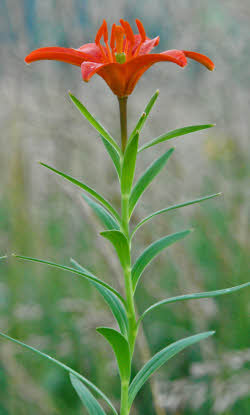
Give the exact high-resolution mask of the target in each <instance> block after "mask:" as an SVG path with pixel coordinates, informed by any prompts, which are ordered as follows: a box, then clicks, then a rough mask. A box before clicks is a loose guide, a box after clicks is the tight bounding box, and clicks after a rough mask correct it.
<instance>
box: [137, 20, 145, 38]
mask: <svg viewBox="0 0 250 415" xmlns="http://www.w3.org/2000/svg"><path fill="white" fill-rule="evenodd" d="M135 22H136V26H137V27H138V30H139V33H140V35H141V43H143V42H145V40H146V31H145V29H144V27H143V24H142V22H141V21H140V20H139V19H136V20H135Z"/></svg>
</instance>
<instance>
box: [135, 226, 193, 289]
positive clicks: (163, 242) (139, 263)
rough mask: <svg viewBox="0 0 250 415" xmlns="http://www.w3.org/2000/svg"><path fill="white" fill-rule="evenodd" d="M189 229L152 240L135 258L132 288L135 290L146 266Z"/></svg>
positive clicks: (182, 236)
mask: <svg viewBox="0 0 250 415" xmlns="http://www.w3.org/2000/svg"><path fill="white" fill-rule="evenodd" d="M190 232H191V231H190V230H187V231H182V232H177V233H173V234H171V235H167V236H164V237H163V238H161V239H158V241H156V242H153V243H152V244H151V245H150V246H149V247H148V248H146V249H145V251H143V253H142V254H141V255H140V256H139V258H138V259H137V260H136V262H135V264H134V265H133V268H132V282H133V289H134V291H135V289H136V286H137V284H138V281H139V278H140V276H141V274H142V272H143V271H144V269H145V268H146V266H147V265H148V264H149V263H150V262H151V261H152V260H153V259H154V258H155V257H156V256H157V255H158V254H159V253H160V252H161V251H162V250H163V249H165V248H167V247H168V246H170V245H172V244H173V243H175V242H177V241H179V240H180V239H182V238H184V237H185V236H187V235H188V234H189V233H190Z"/></svg>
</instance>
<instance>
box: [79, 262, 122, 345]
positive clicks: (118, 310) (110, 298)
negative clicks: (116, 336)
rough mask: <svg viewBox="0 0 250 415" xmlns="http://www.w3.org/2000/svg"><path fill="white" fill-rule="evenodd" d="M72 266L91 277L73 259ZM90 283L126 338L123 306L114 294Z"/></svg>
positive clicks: (91, 281) (93, 282)
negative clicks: (104, 302) (106, 305)
mask: <svg viewBox="0 0 250 415" xmlns="http://www.w3.org/2000/svg"><path fill="white" fill-rule="evenodd" d="M71 262H72V264H73V265H74V266H75V267H76V268H77V269H79V270H80V271H82V272H84V273H85V274H89V275H90V276H92V277H93V274H92V273H90V272H89V271H88V270H86V269H85V268H83V267H82V266H81V265H80V264H78V262H76V261H75V260H74V259H71ZM90 283H91V284H92V285H94V286H95V288H96V289H97V290H98V291H99V293H100V294H101V295H102V296H103V298H104V300H105V301H106V303H107V304H108V306H109V307H110V309H111V311H112V313H113V315H114V317H115V319H116V321H117V323H118V325H119V327H120V330H121V333H122V334H123V335H124V336H125V337H126V336H127V333H128V319H127V314H126V311H125V308H124V306H123V303H122V302H121V301H120V300H119V299H118V298H117V296H116V295H115V294H113V293H112V292H111V291H110V290H107V288H105V287H103V286H102V285H100V284H97V283H96V282H95V281H93V280H90Z"/></svg>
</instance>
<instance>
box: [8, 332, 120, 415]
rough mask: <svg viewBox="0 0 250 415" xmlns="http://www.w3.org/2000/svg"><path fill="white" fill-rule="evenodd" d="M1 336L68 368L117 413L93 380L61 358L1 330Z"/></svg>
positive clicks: (65, 368) (68, 370)
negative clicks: (61, 360)
mask: <svg viewBox="0 0 250 415" xmlns="http://www.w3.org/2000/svg"><path fill="white" fill-rule="evenodd" d="M0 336H2V337H4V338H5V339H7V340H10V341H12V342H13V343H16V344H18V345H19V346H22V347H24V348H25V349H28V350H30V351H32V352H35V353H36V354H38V355H39V356H42V357H45V359H47V360H49V361H50V362H52V363H54V364H56V365H57V366H59V367H61V368H62V369H64V370H66V371H67V372H68V373H71V374H72V375H74V376H76V377H77V378H78V379H80V380H81V381H82V382H83V383H84V384H85V385H87V386H88V387H89V388H90V389H92V390H93V391H94V392H95V393H96V394H97V396H99V397H100V398H102V399H104V401H105V402H106V403H107V404H108V406H109V407H110V408H111V409H112V412H113V413H114V414H115V415H118V414H117V411H116V409H115V408H114V406H113V404H112V403H111V402H110V400H109V399H108V398H107V396H106V395H104V393H103V392H102V391H101V390H100V389H98V388H97V386H95V385H94V384H93V383H92V382H90V381H89V380H88V379H86V378H85V377H84V376H82V375H81V374H80V373H78V372H76V371H75V370H73V369H71V368H70V367H69V366H66V365H65V364H64V363H62V362H59V360H56V359H54V358H53V357H51V356H49V355H47V354H45V353H43V352H40V351H39V350H37V349H35V348H34V347H31V346H28V345H27V344H25V343H22V342H20V341H19V340H16V339H13V338H12V337H10V336H7V334H3V333H1V332H0Z"/></svg>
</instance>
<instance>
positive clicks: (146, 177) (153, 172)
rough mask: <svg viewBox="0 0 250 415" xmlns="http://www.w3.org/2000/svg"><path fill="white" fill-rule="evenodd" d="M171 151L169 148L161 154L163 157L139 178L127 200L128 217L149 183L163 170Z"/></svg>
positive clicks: (172, 149)
mask: <svg viewBox="0 0 250 415" xmlns="http://www.w3.org/2000/svg"><path fill="white" fill-rule="evenodd" d="M173 151H174V148H170V150H168V151H166V153H165V154H163V156H161V157H159V158H158V159H157V160H156V161H154V162H153V163H152V164H151V166H149V168H148V169H147V170H146V171H145V173H144V174H143V175H142V176H141V177H140V178H139V180H138V181H137V183H136V184H135V186H134V187H133V190H132V192H131V195H130V198H129V215H130V216H131V215H132V213H133V210H134V208H135V206H136V204H137V202H138V200H139V198H140V197H141V195H142V194H143V193H144V192H145V190H146V189H147V187H148V186H149V185H150V183H151V182H152V181H153V180H154V178H155V177H156V176H157V174H159V173H160V171H161V170H162V169H163V167H164V166H165V164H166V163H167V161H168V159H169V157H170V156H171V154H172V153H173Z"/></svg>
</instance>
